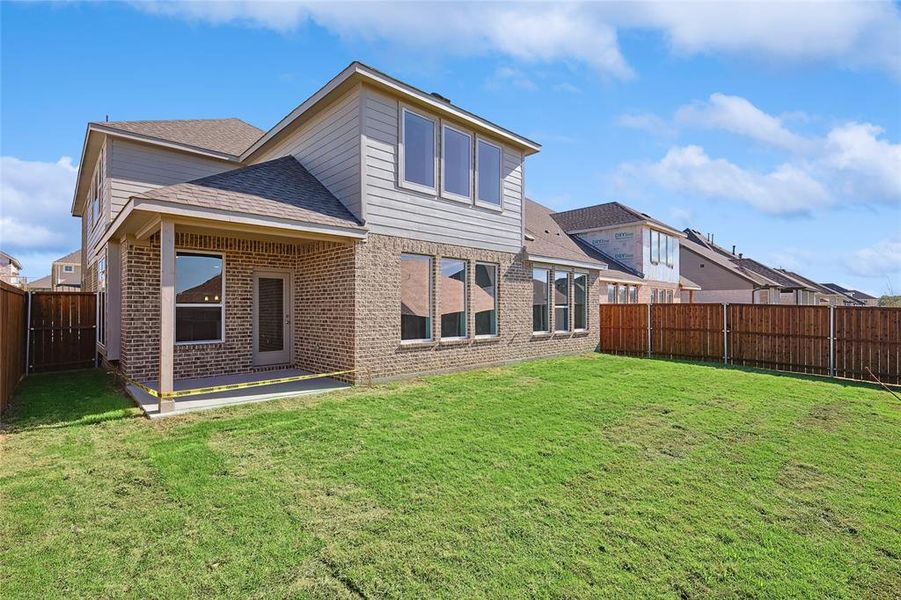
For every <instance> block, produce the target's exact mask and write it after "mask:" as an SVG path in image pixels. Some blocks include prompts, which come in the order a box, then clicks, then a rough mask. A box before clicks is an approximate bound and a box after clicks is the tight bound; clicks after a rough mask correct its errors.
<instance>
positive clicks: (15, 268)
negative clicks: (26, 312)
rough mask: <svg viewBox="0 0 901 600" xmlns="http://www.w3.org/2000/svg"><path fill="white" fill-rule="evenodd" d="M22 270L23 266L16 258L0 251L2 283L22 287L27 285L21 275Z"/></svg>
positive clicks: (0, 276) (0, 277)
mask: <svg viewBox="0 0 901 600" xmlns="http://www.w3.org/2000/svg"><path fill="white" fill-rule="evenodd" d="M21 270H22V264H21V263H20V262H19V261H18V260H16V258H15V257H13V256H10V255H9V254H7V253H6V252H3V251H2V250H0V281H2V282H4V283H8V284H10V285H14V286H16V287H22V286H23V285H24V284H25V278H24V277H22V276H21V275H19V272H20V271H21Z"/></svg>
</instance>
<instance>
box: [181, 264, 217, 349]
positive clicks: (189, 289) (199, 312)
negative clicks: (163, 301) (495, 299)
mask: <svg viewBox="0 0 901 600" xmlns="http://www.w3.org/2000/svg"><path fill="white" fill-rule="evenodd" d="M224 262H225V261H224V259H223V257H222V255H221V254H202V253H196V252H176V254H175V341H176V342H181V343H195V342H221V341H222V340H223V323H224V319H223V312H224V307H225V288H224V285H223V272H224V269H223V267H224Z"/></svg>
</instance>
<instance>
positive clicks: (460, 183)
mask: <svg viewBox="0 0 901 600" xmlns="http://www.w3.org/2000/svg"><path fill="white" fill-rule="evenodd" d="M441 195H442V196H444V197H445V198H450V199H451V200H459V201H461V202H467V203H469V202H472V135H470V134H468V133H466V132H465V131H462V130H460V129H457V128H456V127H452V126H450V125H447V124H443V125H442V126H441Z"/></svg>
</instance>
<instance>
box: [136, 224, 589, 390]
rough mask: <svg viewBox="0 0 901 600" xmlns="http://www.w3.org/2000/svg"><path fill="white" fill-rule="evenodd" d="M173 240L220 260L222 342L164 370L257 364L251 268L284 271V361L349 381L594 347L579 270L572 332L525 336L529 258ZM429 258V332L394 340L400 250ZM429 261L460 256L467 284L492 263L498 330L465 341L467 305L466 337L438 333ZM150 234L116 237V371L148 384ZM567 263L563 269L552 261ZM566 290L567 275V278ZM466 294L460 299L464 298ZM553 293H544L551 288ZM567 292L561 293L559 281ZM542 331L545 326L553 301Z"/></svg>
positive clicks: (152, 325) (153, 257) (441, 249)
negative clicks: (288, 354)
mask: <svg viewBox="0 0 901 600" xmlns="http://www.w3.org/2000/svg"><path fill="white" fill-rule="evenodd" d="M176 248H177V249H179V250H182V249H183V250H201V251H211V252H222V253H223V254H224V258H225V265H224V272H225V340H224V341H223V342H216V343H203V344H187V345H178V346H176V348H175V358H174V362H175V378H176V379H184V378H190V377H203V376H208V375H224V374H234V373H244V372H251V371H255V370H258V369H259V368H258V367H255V366H254V362H253V273H254V271H255V270H287V271H290V272H291V273H293V279H292V281H293V298H294V303H293V334H292V338H293V339H292V343H293V356H292V365H293V366H296V367H297V368H301V369H304V370H308V371H312V372H320V373H321V372H331V371H336V370H344V369H353V368H357V369H358V373H357V374H356V376H355V377H350V378H349V379H351V380H357V381H360V380H367V379H369V378H372V379H375V380H379V379H388V378H393V377H397V376H402V375H409V374H414V373H432V372H440V371H447V370H456V369H463V368H467V367H475V366H480V365H489V364H498V363H503V362H509V361H515V360H520V359H525V358H534V357H539V356H547V355H553V354H565V353H578V352H587V351H591V350H594V349H595V347H596V346H597V340H598V323H597V305H598V301H599V293H600V289H601V284H600V283H599V282H598V280H597V277H596V276H593V275H591V274H589V277H588V298H587V304H586V310H587V315H588V328H587V330H586V331H584V332H568V333H554V334H551V335H533V334H532V291H533V288H532V265H531V264H530V263H528V262H526V261H524V260H523V257H522V256H521V255H515V254H511V253H506V252H493V251H487V250H478V249H474V248H466V247H461V246H452V245H445V244H435V243H428V242H420V241H415V240H408V239H404V238H396V237H391V236H381V235H370V236H369V238H368V239H367V240H366V241H365V242H356V243H355V244H353V245H351V244H339V243H334V242H306V243H298V244H290V243H273V242H262V241H254V240H246V239H240V238H235V237H224V236H222V237H220V236H208V235H196V234H186V233H177V234H176ZM402 253H414V254H425V255H429V256H432V257H433V259H434V260H433V272H432V278H433V294H432V310H433V315H436V316H435V317H433V319H432V328H433V339H434V340H435V341H433V342H428V343H422V344H402V343H401V339H400V337H401V336H400V256H401V254H402ZM440 257H448V258H456V259H463V260H465V261H467V271H468V284H469V285H470V286H472V285H474V281H475V263H476V261H483V262H489V263H494V264H497V265H498V305H499V313H498V319H497V323H498V336H497V337H494V338H490V339H474V338H473V337H472V334H473V332H474V330H475V316H474V313H473V311H472V310H471V307H468V308H469V309H468V331H469V334H470V337H469V339H466V340H462V341H444V342H442V341H440V340H439V333H440V318H437V315H438V314H439V308H440V302H441V298H440V294H439V293H438V280H439V268H440V267H439V264H440V263H439V259H440ZM159 261H160V249H159V239H158V237H156V236H154V237H153V238H151V239H150V240H149V241H144V242H136V241H134V240H128V241H125V242H123V244H122V335H121V340H122V341H121V352H120V367H121V368H122V370H123V372H124V373H125V374H126V375H128V376H129V377H132V378H134V379H137V380H139V381H144V380H155V379H157V377H158V369H159V296H160V294H159ZM564 270H568V269H564ZM570 287H572V280H570ZM471 296H472V294H469V295H468V297H467V302H468V303H471ZM551 297H553V294H551ZM570 298H572V289H570ZM550 312H551V329H552V330H553V329H554V325H555V324H554V323H553V315H554V311H553V307H552V308H551V311H550Z"/></svg>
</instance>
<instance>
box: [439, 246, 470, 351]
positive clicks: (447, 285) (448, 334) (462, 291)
mask: <svg viewBox="0 0 901 600" xmlns="http://www.w3.org/2000/svg"><path fill="white" fill-rule="evenodd" d="M440 266H441V279H440V280H439V284H438V301H439V302H440V304H441V338H442V339H451V340H453V339H462V338H465V337H466V336H467V333H468V331H467V321H468V319H467V317H468V315H469V311H468V310H467V308H466V305H467V304H468V302H467V300H468V298H467V295H468V290H467V280H468V279H469V278H468V277H467V276H466V261H465V260H460V259H457V258H442V259H441V265H440Z"/></svg>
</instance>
